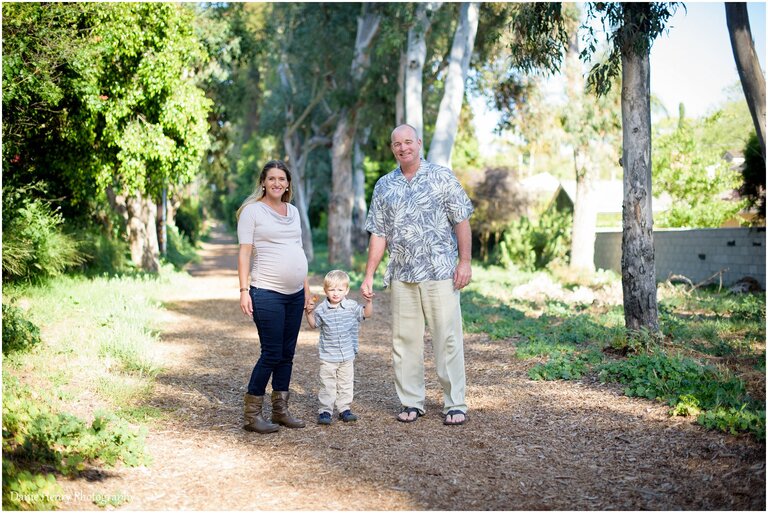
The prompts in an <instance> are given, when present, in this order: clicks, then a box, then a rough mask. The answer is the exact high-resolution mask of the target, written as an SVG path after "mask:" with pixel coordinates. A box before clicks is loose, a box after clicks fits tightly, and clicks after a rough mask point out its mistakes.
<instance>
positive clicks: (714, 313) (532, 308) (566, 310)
mask: <svg viewBox="0 0 768 513" xmlns="http://www.w3.org/2000/svg"><path fill="white" fill-rule="evenodd" d="M473 271H474V272H473V281H472V283H471V284H470V285H469V286H468V287H467V289H465V292H464V293H463V294H462V312H463V318H464V326H465V329H466V330H467V331H470V332H484V333H487V334H488V335H489V336H490V338H491V339H494V340H508V341H509V342H510V343H512V344H514V345H515V347H516V352H515V355H516V357H518V358H522V359H526V358H537V359H540V358H542V357H543V358H544V359H545V361H544V363H541V364H537V365H535V366H533V367H532V368H531V369H530V370H529V376H530V377H531V379H547V380H551V379H581V378H582V377H584V376H585V375H587V374H593V375H599V376H600V377H601V379H603V380H604V381H613V382H617V383H621V384H623V385H624V386H625V393H626V394H627V395H630V396H639V397H644V398H647V399H651V400H659V401H664V402H666V403H668V404H669V406H670V413H671V414H675V415H696V416H697V418H698V422H699V423H700V424H702V425H703V426H705V427H707V428H710V429H719V430H722V431H726V432H731V433H738V432H749V433H751V434H752V435H754V436H755V437H756V438H757V439H760V440H762V439H764V438H765V404H762V403H759V402H758V401H755V400H754V399H753V398H752V397H750V395H749V394H748V393H747V390H746V386H745V379H748V378H749V376H748V375H749V374H750V373H752V378H754V372H761V373H762V374H763V380H764V379H765V376H764V374H765V294H764V293H763V294H749V295H731V294H727V293H726V292H722V291H717V290H716V289H714V288H710V289H697V290H696V291H694V292H692V293H691V292H687V291H686V290H685V289H683V288H681V287H670V286H667V285H661V286H660V293H659V298H660V299H659V320H660V325H661V330H662V333H663V338H659V337H658V336H656V335H654V334H651V333H648V332H640V333H628V332H627V331H626V330H625V329H624V312H623V308H622V307H621V305H619V306H613V307H608V308H606V307H599V308H597V307H593V306H585V305H575V304H574V305H570V304H566V303H563V302H562V301H545V302H544V303H541V302H538V303H534V302H531V301H525V300H522V299H520V298H516V297H514V294H513V292H512V291H513V289H514V288H515V287H516V286H517V285H520V284H523V283H527V282H528V281H530V280H533V279H535V278H536V276H537V273H520V272H515V271H505V270H503V269H500V268H482V267H481V268H476V269H473ZM552 273H553V275H552V280H553V281H558V282H559V283H560V284H561V286H562V287H563V288H564V289H568V288H573V287H575V286H577V285H578V286H588V287H591V288H593V289H595V290H598V289H600V288H601V287H603V286H605V285H610V284H611V281H612V280H614V281H617V280H620V277H619V276H616V275H612V274H611V273H595V274H594V275H592V276H576V275H572V274H571V273H569V272H568V270H567V269H563V268H553V269H552ZM614 285H616V284H614ZM713 360H714V361H717V362H718V367H714V366H713V365H712V363H711V362H712V361H713ZM762 392H763V393H764V389H763V390H762Z"/></svg>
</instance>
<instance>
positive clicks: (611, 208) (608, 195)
mask: <svg viewBox="0 0 768 513" xmlns="http://www.w3.org/2000/svg"><path fill="white" fill-rule="evenodd" d="M592 185H593V191H592V201H594V204H595V207H596V211H597V213H598V214H616V213H619V214H620V213H621V206H622V204H623V203H624V183H623V182H622V181H621V180H595V181H594V182H593V183H592ZM561 190H562V191H563V192H564V193H565V194H566V195H568V199H570V200H571V202H574V201H575V200H576V180H563V181H561V182H560V187H559V188H558V189H557V190H556V191H555V193H554V194H553V195H552V198H553V201H554V198H556V197H557V195H558V194H560V191H561ZM671 205H672V198H670V196H669V194H667V193H666V192H665V193H663V194H662V195H661V196H658V197H656V196H654V198H653V211H654V212H664V211H665V210H669V207H670V206H671Z"/></svg>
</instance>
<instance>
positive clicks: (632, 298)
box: [584, 2, 677, 333]
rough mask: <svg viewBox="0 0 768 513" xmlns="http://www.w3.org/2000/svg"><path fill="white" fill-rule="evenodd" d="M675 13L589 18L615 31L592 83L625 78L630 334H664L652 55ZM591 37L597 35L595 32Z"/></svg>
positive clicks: (625, 273)
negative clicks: (654, 200)
mask: <svg viewBox="0 0 768 513" xmlns="http://www.w3.org/2000/svg"><path fill="white" fill-rule="evenodd" d="M676 10H677V4H676V3H620V2H608V3H599V4H589V13H590V15H591V16H598V15H599V16H600V17H601V18H602V20H603V22H604V23H605V24H607V25H609V26H611V27H612V29H613V31H612V32H611V33H610V34H609V36H608V40H609V45H610V48H611V50H610V54H609V56H608V58H607V60H606V61H605V62H603V63H599V64H596V65H595V66H594V67H593V68H592V71H591V74H590V83H592V84H593V85H594V86H595V89H596V91H597V92H598V94H601V93H602V94H604V93H606V92H607V91H608V90H609V89H610V87H611V81H612V80H613V79H614V78H616V77H617V76H619V73H620V76H621V119H622V133H623V151H622V158H621V162H622V167H623V168H624V204H623V207H622V225H623V230H622V239H621V282H622V289H623V292H624V322H625V325H626V327H627V328H628V329H629V330H631V331H637V330H640V329H646V330H648V331H650V332H652V333H658V332H659V312H658V303H657V299H656V265H655V253H654V247H653V210H652V189H651V169H652V168H651V163H652V160H651V102H650V98H651V91H650V81H651V78H650V77H651V68H650V51H651V45H652V44H653V41H654V40H655V39H656V37H658V36H659V35H660V34H661V33H663V32H664V30H665V29H666V24H667V21H668V20H669V18H671V17H672V15H673V14H674V13H675V11H676ZM590 35H594V33H593V32H591V31H590ZM595 40H596V39H594V38H593V39H592V43H591V45H594V41H595ZM593 48H594V46H588V47H587V49H585V51H584V54H585V55H588V54H589V52H590V51H593Z"/></svg>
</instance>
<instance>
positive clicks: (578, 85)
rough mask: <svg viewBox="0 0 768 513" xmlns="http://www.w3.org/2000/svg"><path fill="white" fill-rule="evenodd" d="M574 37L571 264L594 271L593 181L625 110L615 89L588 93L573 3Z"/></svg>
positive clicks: (568, 113)
mask: <svg viewBox="0 0 768 513" xmlns="http://www.w3.org/2000/svg"><path fill="white" fill-rule="evenodd" d="M564 11H565V13H564V14H565V16H566V17H567V19H568V20H569V25H570V35H569V41H568V47H567V49H566V53H565V76H566V97H567V102H566V105H565V107H564V108H563V112H562V115H561V123H562V125H563V128H564V130H565V133H566V134H567V140H568V142H569V144H570V146H571V150H572V154H573V166H574V171H575V176H576V197H575V198H574V202H573V225H572V232H571V259H570V267H571V268H574V269H586V270H587V271H590V272H591V271H594V269H595V262H594V259H595V232H596V227H597V209H596V208H595V204H596V199H597V198H595V197H594V192H595V191H594V181H595V179H596V177H597V176H599V175H600V169H601V168H602V167H605V158H601V155H602V154H604V153H614V154H615V149H616V148H617V146H618V145H619V141H618V138H619V135H620V133H621V114H620V112H621V111H620V102H619V97H618V95H617V94H615V92H614V90H611V91H609V92H608V93H607V94H604V95H602V96H599V97H595V95H593V94H591V93H589V92H588V91H586V88H585V79H584V77H583V73H582V63H581V60H580V59H579V55H580V53H581V52H580V49H579V45H578V31H577V30H576V29H577V27H578V19H579V14H580V13H579V11H578V9H576V8H575V6H572V5H569V4H566V6H565V7H564ZM604 150H607V151H604Z"/></svg>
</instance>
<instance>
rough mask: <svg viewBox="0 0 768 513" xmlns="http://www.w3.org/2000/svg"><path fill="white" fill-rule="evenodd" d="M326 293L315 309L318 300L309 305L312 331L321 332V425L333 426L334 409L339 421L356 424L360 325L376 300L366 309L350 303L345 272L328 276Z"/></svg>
mask: <svg viewBox="0 0 768 513" xmlns="http://www.w3.org/2000/svg"><path fill="white" fill-rule="evenodd" d="M323 290H324V291H325V295H326V300H325V301H323V302H322V303H320V305H319V306H317V308H315V301H316V300H315V299H314V298H313V301H311V302H310V303H309V305H307V309H306V310H307V322H308V323H309V326H310V327H312V328H320V381H321V388H320V393H319V394H318V395H317V399H318V401H320V408H319V409H318V417H317V423H318V424H330V423H331V415H332V414H333V407H334V405H335V406H336V408H337V409H338V411H339V419H341V420H342V421H344V422H353V421H355V420H357V415H355V414H354V413H352V410H351V409H350V407H351V406H352V396H353V394H354V378H355V370H354V361H355V355H356V354H357V348H358V340H357V335H358V329H359V327H360V323H361V322H363V320H364V319H367V318H369V317H370V316H371V314H373V300H372V299H368V300H366V302H365V307H363V306H362V305H360V304H358V303H357V301H354V300H352V299H347V294H349V276H348V275H347V273H345V272H344V271H338V270H337V271H331V272H329V273H328V274H326V275H325V280H324V281H323Z"/></svg>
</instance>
